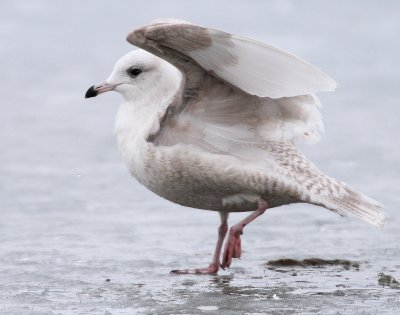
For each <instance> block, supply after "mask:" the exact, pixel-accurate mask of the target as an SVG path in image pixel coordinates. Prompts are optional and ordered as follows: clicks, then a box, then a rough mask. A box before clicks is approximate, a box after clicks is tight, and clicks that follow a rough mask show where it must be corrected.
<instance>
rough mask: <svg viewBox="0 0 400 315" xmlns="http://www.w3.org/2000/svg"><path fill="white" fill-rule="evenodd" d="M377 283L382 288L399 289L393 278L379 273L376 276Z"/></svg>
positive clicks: (397, 282) (399, 286)
mask: <svg viewBox="0 0 400 315" xmlns="http://www.w3.org/2000/svg"><path fill="white" fill-rule="evenodd" d="M378 283H379V284H380V285H381V286H383V287H390V288H400V283H399V281H397V280H396V279H395V278H394V277H393V276H391V275H387V274H384V273H383V272H381V273H380V274H379V275H378Z"/></svg>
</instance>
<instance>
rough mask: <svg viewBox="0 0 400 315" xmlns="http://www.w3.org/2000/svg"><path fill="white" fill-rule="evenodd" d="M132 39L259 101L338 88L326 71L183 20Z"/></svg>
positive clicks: (151, 28)
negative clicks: (210, 74)
mask: <svg viewBox="0 0 400 315" xmlns="http://www.w3.org/2000/svg"><path fill="white" fill-rule="evenodd" d="M128 41H129V42H130V43H131V44H133V45H136V46H139V47H141V48H143V49H145V50H149V51H150V52H152V53H155V54H156V55H158V56H159V57H161V58H164V59H166V60H168V61H169V62H171V63H172V64H174V65H176V66H178V67H179V66H182V63H181V61H182V59H184V60H190V62H195V63H197V64H198V65H199V66H200V67H202V68H203V69H204V70H205V71H208V72H209V73H213V74H214V75H215V76H217V77H219V78H221V79H222V80H224V81H226V82H228V83H230V84H232V85H234V86H236V87H238V88H240V89H242V90H243V91H245V92H247V93H249V94H252V95H257V96H260V97H270V98H281V97H290V96H296V95H305V94H312V93H316V92H318V91H332V90H334V89H335V87H336V83H335V81H334V80H333V79H331V78H330V77H329V76H327V75H326V74H325V73H323V72H322V71H320V70H318V69H317V68H315V67H314V66H312V65H311V64H309V63H307V62H306V61H304V60H302V59H300V58H298V57H296V56H294V55H292V54H289V53H287V52H285V51H283V50H280V49H278V48H275V47H272V46H269V45H266V44H263V43H260V42H257V41H254V40H251V39H248V38H245V37H241V36H237V35H232V34H228V33H225V32H222V31H219V30H215V29H210V28H204V27H200V26H196V25H192V24H188V23H185V22H181V21H174V20H167V21H162V22H159V23H154V24H152V25H149V26H146V27H142V28H139V29H137V30H135V31H134V32H132V33H130V34H129V35H128ZM178 59H180V60H178Z"/></svg>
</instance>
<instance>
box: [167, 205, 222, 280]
mask: <svg viewBox="0 0 400 315" xmlns="http://www.w3.org/2000/svg"><path fill="white" fill-rule="evenodd" d="M219 214H220V216H221V225H220V226H219V228H218V241H217V245H216V246H215V251H214V256H213V259H212V262H211V264H210V265H209V266H208V267H207V268H200V269H179V270H172V271H171V273H174V274H180V275H182V274H201V275H207V274H215V273H217V272H218V269H219V266H220V262H219V257H220V256H221V248H222V244H223V242H224V239H225V235H226V232H227V231H228V215H229V213H228V212H220V213H219Z"/></svg>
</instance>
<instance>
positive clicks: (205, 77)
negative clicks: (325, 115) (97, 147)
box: [86, 19, 384, 274]
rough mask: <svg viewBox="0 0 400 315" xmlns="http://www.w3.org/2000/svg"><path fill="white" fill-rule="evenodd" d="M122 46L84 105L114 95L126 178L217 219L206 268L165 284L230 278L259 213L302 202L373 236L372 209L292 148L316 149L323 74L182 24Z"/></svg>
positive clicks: (375, 212) (326, 87)
mask: <svg viewBox="0 0 400 315" xmlns="http://www.w3.org/2000/svg"><path fill="white" fill-rule="evenodd" d="M127 40H128V42H129V43H131V44H133V45H134V46H136V47H138V48H139V49H138V50H134V51H132V52H129V53H128V54H126V55H125V56H123V57H122V58H121V59H120V60H119V61H118V62H117V63H116V65H115V67H114V69H113V71H112V73H111V75H110V76H109V77H108V79H107V80H106V81H105V83H102V84H99V85H93V86H91V87H90V88H89V89H88V91H87V92H86V98H89V97H94V96H96V95H98V94H101V93H104V92H107V91H116V92H118V93H120V94H121V95H122V96H123V102H122V104H121V106H120V108H119V111H118V114H117V117H116V123H115V133H116V136H117V141H118V147H119V150H120V153H121V156H122V159H123V160H124V162H125V164H126V165H127V168H128V170H129V172H130V174H131V175H132V176H133V177H135V178H136V179H137V180H138V181H139V182H140V183H141V184H143V185H144V186H145V187H147V188H148V189H150V190H151V191H153V192H154V193H156V194H158V195H159V196H161V197H163V198H165V199H167V200H170V201H172V202H174V203H177V204H180V205H183V206H186V207H191V208H197V209H205V210H212V211H218V212H219V214H220V219H221V223H220V226H219V228H218V240H217V244H216V247H215V251H214V255H213V258H212V261H211V264H210V265H209V266H208V267H206V268H198V269H178V270H173V271H171V272H172V273H176V274H215V273H217V272H218V270H219V268H220V267H221V268H223V269H225V268H229V267H230V266H231V263H232V259H233V258H239V257H240V256H241V252H242V250H241V235H242V234H243V230H244V228H245V226H247V225H248V224H249V223H250V222H252V221H253V220H254V219H256V218H257V217H258V216H260V215H262V214H263V213H264V212H265V211H266V210H267V208H268V209H270V208H273V207H279V206H282V205H288V204H293V203H308V204H313V205H318V206H321V207H324V208H327V209H329V210H332V211H333V212H336V213H338V214H340V215H342V216H345V215H353V216H356V217H358V218H360V219H363V220H365V221H367V222H369V223H371V224H373V225H376V226H378V227H382V226H383V221H384V215H383V213H382V210H381V205H380V204H379V203H378V202H376V201H374V200H373V199H370V198H368V197H366V196H365V195H363V194H361V193H359V192H357V191H355V190H353V189H352V188H351V187H350V186H349V185H347V184H346V183H344V182H341V181H339V180H336V179H334V178H331V177H329V176H327V175H325V174H324V173H323V172H322V171H320V170H319V169H318V168H317V166H315V165H314V164H313V163H312V162H311V161H310V160H308V159H307V158H306V157H305V156H304V155H303V154H302V153H301V152H300V151H299V149H298V148H297V146H296V143H297V142H298V141H302V140H305V141H308V142H317V141H318V140H319V139H320V134H321V132H322V131H323V124H322V120H321V114H320V112H319V110H318V107H319V101H318V98H317V97H316V96H315V93H316V92H319V91H332V90H334V89H335V88H336V85H337V84H336V83H335V81H334V80H333V79H331V78H330V77H329V76H328V75H326V74H325V73H323V72H322V71H320V70H319V69H317V68H316V67H314V66H312V65H311V64H309V63H307V62H306V61H304V60H302V59H300V58H298V57H296V56H294V55H292V54H290V53H287V52H285V51H282V50H280V49H277V48H275V47H272V46H270V45H267V44H264V43H260V42H257V41H254V40H252V39H248V38H245V37H242V36H237V35H233V34H229V33H226V32H223V31H220V30H216V29H211V28H205V27H201V26H197V25H194V24H191V23H189V22H185V21H180V20H174V19H161V20H157V21H155V22H153V23H152V24H150V25H147V26H144V27H140V28H138V29H135V30H134V31H132V32H131V33H129V35H128V36H127ZM244 211H251V214H249V215H248V216H247V217H245V218H244V219H243V220H241V221H240V222H238V223H237V224H235V225H233V226H232V227H231V228H230V229H229V232H228V215H229V213H230V212H244ZM194 233H199V232H194ZM227 233H228V237H227V240H226V241H225V246H224V249H223V253H222V247H223V243H224V240H225V237H226V234H227ZM221 256H222V257H221ZM221 258H222V259H221Z"/></svg>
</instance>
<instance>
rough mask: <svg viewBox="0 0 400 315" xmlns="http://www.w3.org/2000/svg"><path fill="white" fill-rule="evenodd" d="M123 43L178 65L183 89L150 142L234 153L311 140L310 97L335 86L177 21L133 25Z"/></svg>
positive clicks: (261, 50) (314, 122)
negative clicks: (249, 148) (275, 142)
mask: <svg viewBox="0 0 400 315" xmlns="http://www.w3.org/2000/svg"><path fill="white" fill-rule="evenodd" d="M127 39H128V41H129V42H130V43H131V44H133V45H136V46H138V47H140V48H143V49H145V50H147V51H149V52H151V53H153V54H155V55H157V56H159V57H161V58H163V59H165V60H166V61H168V62H170V63H171V64H173V65H174V66H176V67H177V68H179V69H180V70H181V72H182V74H183V79H182V86H181V90H180V91H178V93H177V96H176V97H175V99H174V101H173V102H172V103H171V104H170V106H169V108H168V110H167V111H166V113H165V115H164V117H163V118H162V119H161V120H160V127H159V129H158V130H157V132H155V133H154V134H152V135H149V140H150V141H152V142H154V143H156V144H158V145H174V144H177V143H186V144H194V145H198V146H201V147H203V148H205V149H208V150H210V149H211V148H213V150H215V151H221V152H226V153H231V154H234V153H235V152H234V150H238V147H242V146H243V145H245V146H248V144H250V145H252V146H264V143H265V142H266V141H292V140H296V139H309V140H311V141H316V140H318V139H319V133H320V132H321V131H322V130H323V125H322V121H321V116H320V113H319V111H318V110H317V105H318V100H317V98H316V97H315V96H313V95H312V94H311V93H314V92H316V91H320V90H332V89H334V87H335V86H336V84H335V82H334V81H333V80H332V79H330V78H329V77H328V76H327V75H325V74H324V73H322V72H321V71H319V70H318V69H316V68H315V67H313V66H311V65H310V64H308V63H306V62H305V61H303V60H301V59H299V58H297V57H295V56H293V55H291V54H288V53H286V52H283V51H281V50H279V49H276V48H274V47H271V46H267V45H265V44H261V43H258V42H255V41H252V40H249V39H246V38H242V37H239V36H236V35H231V34H228V33H224V32H221V31H218V30H214V29H208V28H203V27H200V26H196V25H192V24H188V23H186V22H181V21H170V20H169V21H162V22H156V23H154V24H151V25H148V26H145V27H142V28H139V29H137V30H135V31H133V32H132V33H130V34H129V35H128V37H127Z"/></svg>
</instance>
